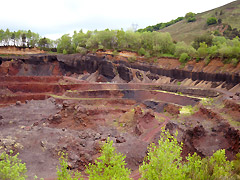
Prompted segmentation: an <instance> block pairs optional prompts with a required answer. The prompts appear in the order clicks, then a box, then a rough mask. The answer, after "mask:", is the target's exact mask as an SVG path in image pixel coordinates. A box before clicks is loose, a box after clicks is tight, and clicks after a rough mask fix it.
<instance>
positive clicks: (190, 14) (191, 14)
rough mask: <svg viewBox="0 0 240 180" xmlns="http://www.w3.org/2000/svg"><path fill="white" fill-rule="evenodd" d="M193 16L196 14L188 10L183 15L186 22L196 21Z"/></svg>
mask: <svg viewBox="0 0 240 180" xmlns="http://www.w3.org/2000/svg"><path fill="white" fill-rule="evenodd" d="M195 16H196V14H195V13H192V12H189V13H187V14H186V15H185V19H186V20H187V22H194V21H196V17H195Z"/></svg>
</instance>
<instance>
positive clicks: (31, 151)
mask: <svg viewBox="0 0 240 180" xmlns="http://www.w3.org/2000/svg"><path fill="white" fill-rule="evenodd" d="M0 79H1V81H0V132H1V133H0V153H1V152H3V151H7V152H9V150H13V151H14V153H18V152H19V154H20V155H19V158H21V159H22V161H23V162H25V163H26V166H27V169H28V179H33V177H34V176H35V175H37V176H38V177H39V178H44V179H48V180H50V179H55V178H56V171H57V170H56V166H58V165H59V162H58V158H59V156H58V153H59V152H60V151H65V152H67V153H68V156H69V167H70V168H71V169H72V170H80V171H82V172H83V171H84V169H85V165H87V164H88V163H92V162H94V160H95V159H96V158H97V157H98V156H99V150H100V148H101V143H102V142H104V141H105V140H106V139H107V138H108V137H109V138H110V140H113V142H114V146H115V147H116V149H117V151H118V152H121V153H123V154H124V155H126V159H125V160H126V162H127V167H128V168H130V169H131V170H132V177H133V178H134V179H138V178H139V177H140V175H139V173H138V167H139V165H141V163H142V161H143V159H144V157H145V156H146V153H147V147H148V145H149V144H150V143H152V142H154V143H157V141H158V139H159V136H160V132H161V129H162V128H165V129H168V130H169V131H170V132H171V133H174V132H175V131H176V130H178V132H179V135H178V137H177V138H178V140H179V142H180V141H182V142H183V143H184V147H183V153H182V156H183V157H185V156H186V155H187V154H188V153H193V152H197V153H198V154H199V155H200V156H202V157H205V156H210V155H212V154H213V152H215V151H216V150H218V149H223V148H224V149H226V155H227V157H228V159H230V160H231V159H234V156H235V154H236V153H238V152H239V149H240V132H239V130H240V118H239V117H240V97H239V96H238V94H236V93H235V92H236V90H235V91H226V90H224V89H221V88H220V89H215V90H216V92H217V95H216V96H213V97H208V98H206V97H203V96H201V95H193V94H191V95H190V94H185V93H184V92H186V91H185V90H184V91H183V90H182V91H181V88H179V87H183V88H190V89H191V88H193V87H191V86H184V82H183V83H182V84H181V85H180V86H179V85H177V82H176V83H175V84H174V82H173V83H172V84H169V86H170V87H174V88H175V89H176V87H177V89H178V92H170V91H164V90H162V87H161V89H158V88H159V85H158V84H156V83H96V82H90V81H84V80H80V79H79V78H76V77H74V76H72V77H66V76H42V77H34V76H4V77H3V76H2V77H0ZM186 84H187V82H186ZM164 85H166V84H164ZM169 86H168V88H169ZM195 88H197V89H198V88H199V89H201V88H200V87H195ZM211 90H213V91H215V90H214V89H211ZM192 91H196V90H191V92H192ZM209 92H210V91H209ZM206 99H207V100H206ZM185 106H187V107H190V108H191V107H193V108H192V112H191V113H189V112H183V111H181V108H182V107H185Z"/></svg>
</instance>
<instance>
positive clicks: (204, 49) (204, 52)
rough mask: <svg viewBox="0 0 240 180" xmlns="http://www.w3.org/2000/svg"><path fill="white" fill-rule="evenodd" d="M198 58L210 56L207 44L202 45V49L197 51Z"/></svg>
mask: <svg viewBox="0 0 240 180" xmlns="http://www.w3.org/2000/svg"><path fill="white" fill-rule="evenodd" d="M197 53H198V57H200V58H202V59H204V58H206V57H207V56H208V47H207V44H206V43H205V42H203V43H200V47H199V48H198V50H197Z"/></svg>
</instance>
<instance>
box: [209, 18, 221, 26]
mask: <svg viewBox="0 0 240 180" xmlns="http://www.w3.org/2000/svg"><path fill="white" fill-rule="evenodd" d="M217 22H218V21H217V18H215V17H210V18H208V19H207V25H208V26H210V25H213V24H217Z"/></svg>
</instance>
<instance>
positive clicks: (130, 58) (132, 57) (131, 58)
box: [128, 56, 137, 63]
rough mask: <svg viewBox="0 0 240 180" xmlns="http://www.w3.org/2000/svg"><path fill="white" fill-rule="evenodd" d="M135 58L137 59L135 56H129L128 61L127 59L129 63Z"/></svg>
mask: <svg viewBox="0 0 240 180" xmlns="http://www.w3.org/2000/svg"><path fill="white" fill-rule="evenodd" d="M136 60H137V57H136V56H130V57H129V58H128V61H129V62H130V63H134V62H135V61H136Z"/></svg>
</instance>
